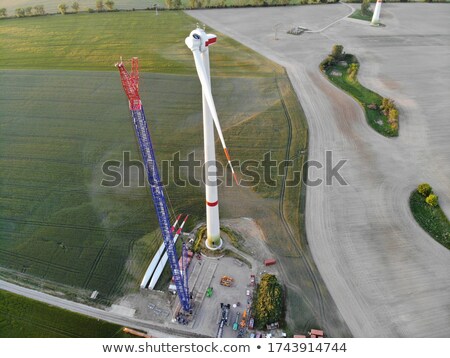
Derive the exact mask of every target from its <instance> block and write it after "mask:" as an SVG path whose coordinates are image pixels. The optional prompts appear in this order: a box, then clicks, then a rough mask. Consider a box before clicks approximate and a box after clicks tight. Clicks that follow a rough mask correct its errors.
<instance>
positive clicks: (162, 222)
mask: <svg viewBox="0 0 450 358" xmlns="http://www.w3.org/2000/svg"><path fill="white" fill-rule="evenodd" d="M116 66H117V68H118V69H119V73H120V78H121V81H122V86H123V89H124V91H125V94H126V95H127V97H128V101H129V105H130V110H131V115H132V117H133V124H134V129H135V132H136V137H137V139H138V142H139V149H140V151H141V155H142V159H143V162H144V167H145V171H146V174H147V180H148V182H149V184H150V189H151V190H150V191H151V193H152V198H153V204H154V205H155V211H156V215H157V217H158V223H159V227H160V229H161V234H162V237H163V240H164V245H165V247H166V250H167V256H168V261H169V264H170V268H171V269H172V274H173V278H174V281H175V286H176V288H177V294H178V297H179V298H180V302H181V305H182V307H183V310H184V311H186V312H189V311H190V309H191V305H190V293H189V287H188V282H187V272H183V271H185V269H186V268H185V267H183V270H180V265H179V262H178V257H177V252H176V249H175V245H174V242H173V234H172V231H171V225H170V215H169V210H168V209H167V204H166V198H165V196H164V190H163V185H162V182H161V178H160V175H159V170H158V166H157V162H156V158H155V153H154V151H153V145H152V141H151V137H150V132H149V130H148V126H147V120H146V118H145V113H144V108H143V106H142V103H141V99H140V97H139V91H138V80H139V77H138V71H137V68H138V66H137V58H133V72H132V75H131V76H130V74H129V73H128V72H127V71H126V69H125V67H124V65H123V63H119V64H117V65H116ZM184 252H185V247H183V254H184ZM183 254H182V255H183ZM183 266H184V265H183Z"/></svg>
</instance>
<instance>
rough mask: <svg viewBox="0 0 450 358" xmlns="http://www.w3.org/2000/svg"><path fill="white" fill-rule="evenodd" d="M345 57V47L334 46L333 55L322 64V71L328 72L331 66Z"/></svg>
mask: <svg viewBox="0 0 450 358" xmlns="http://www.w3.org/2000/svg"><path fill="white" fill-rule="evenodd" d="M344 57H345V52H344V46H342V45H334V46H333V48H332V49H331V53H330V54H329V55H328V56H327V57H326V58H325V59H324V60H323V61H322V62H321V63H320V69H321V70H322V71H324V70H326V68H327V67H329V66H334V65H336V64H337V63H338V62H339V61H341V60H343V59H344Z"/></svg>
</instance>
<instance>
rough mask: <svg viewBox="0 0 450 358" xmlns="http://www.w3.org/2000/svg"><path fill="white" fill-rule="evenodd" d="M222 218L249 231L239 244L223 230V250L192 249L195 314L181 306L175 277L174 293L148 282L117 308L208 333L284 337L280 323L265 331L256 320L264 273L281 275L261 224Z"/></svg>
mask: <svg viewBox="0 0 450 358" xmlns="http://www.w3.org/2000/svg"><path fill="white" fill-rule="evenodd" d="M223 224H224V225H226V227H227V228H232V230H233V232H234V233H235V234H237V235H242V237H245V241H243V243H242V246H241V247H240V248H239V249H238V248H236V247H235V246H233V244H232V242H231V240H230V238H229V236H228V234H227V233H226V232H222V235H221V237H222V239H223V249H222V250H221V252H222V253H214V255H211V254H212V253H211V252H210V253H209V255H208V253H207V252H199V253H196V254H190V251H189V256H190V257H191V260H190V264H189V269H188V274H189V288H190V292H191V307H192V313H191V314H185V312H182V310H181V305H180V303H179V299H178V298H177V297H176V289H175V287H174V285H173V283H170V284H168V287H167V291H168V292H169V294H168V293H167V292H161V291H151V290H148V289H145V288H143V289H141V292H140V293H137V294H132V295H129V296H126V297H124V298H122V299H121V300H120V301H118V302H116V304H115V305H114V310H116V312H120V311H121V312H122V313H125V312H128V314H130V315H131V316H133V317H135V318H138V319H151V320H152V321H154V322H158V323H159V324H162V325H165V326H167V327H170V328H173V329H177V330H187V331H189V332H195V333H197V334H200V335H205V336H209V337H211V336H212V337H216V336H220V337H224V338H232V337H238V336H239V337H247V338H248V337H250V336H252V335H253V337H256V335H259V336H262V335H266V334H268V333H269V334H272V335H273V336H278V337H281V336H282V334H283V330H282V329H279V327H278V326H277V325H274V326H273V327H272V329H267V328H265V329H263V330H260V331H258V330H256V329H255V325H254V316H253V312H252V306H253V303H254V302H253V300H254V298H255V296H256V289H257V283H258V281H259V279H260V277H261V275H263V274H266V273H268V274H273V275H276V276H279V271H278V268H277V264H276V261H275V260H271V259H268V258H270V257H271V256H270V255H271V253H270V250H268V248H267V247H266V245H265V244H264V238H263V237H262V236H261V235H263V233H262V231H261V229H260V228H259V227H258V225H257V224H256V223H255V222H254V221H253V220H251V219H249V218H242V219H233V220H224V223H223ZM226 231H227V232H230V229H228V230H226ZM189 236H191V235H190V234H187V235H186V237H189ZM168 295H169V296H168ZM125 314H126V313H125Z"/></svg>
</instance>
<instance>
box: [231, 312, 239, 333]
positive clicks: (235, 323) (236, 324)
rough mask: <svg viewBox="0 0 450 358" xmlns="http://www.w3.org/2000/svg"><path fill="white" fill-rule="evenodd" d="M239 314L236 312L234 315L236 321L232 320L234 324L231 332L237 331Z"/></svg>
mask: <svg viewBox="0 0 450 358" xmlns="http://www.w3.org/2000/svg"><path fill="white" fill-rule="evenodd" d="M240 314H241V313H240V312H238V313H237V314H236V319H235V320H234V323H233V331H237V330H238V328H239V316H240Z"/></svg>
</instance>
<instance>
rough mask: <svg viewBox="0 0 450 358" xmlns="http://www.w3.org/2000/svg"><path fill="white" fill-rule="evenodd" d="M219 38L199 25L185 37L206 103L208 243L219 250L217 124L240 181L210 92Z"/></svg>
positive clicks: (204, 134)
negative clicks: (212, 62)
mask: <svg viewBox="0 0 450 358" xmlns="http://www.w3.org/2000/svg"><path fill="white" fill-rule="evenodd" d="M216 41H217V36H216V35H213V34H207V33H206V32H205V31H204V30H203V29H200V28H197V29H195V30H193V31H191V33H190V34H189V36H188V37H186V40H185V43H186V45H187V47H188V48H189V49H190V50H191V51H192V54H193V55H194V61H195V67H196V69H197V74H198V77H199V79H200V83H201V86H202V104H203V139H204V152H205V191H206V233H207V239H206V246H207V247H208V248H209V249H211V250H217V249H219V248H220V247H221V246H222V239H221V238H220V221H219V197H218V192H217V166H216V150H215V140H214V125H215V127H216V129H217V133H218V135H219V138H220V142H221V143H222V146H223V150H224V153H225V156H226V158H227V161H228V164H229V166H230V168H231V171H232V173H233V177H234V180H235V181H236V183H237V179H236V175H235V173H234V169H233V167H232V166H231V160H230V155H229V153H228V149H227V147H226V145H225V140H224V138H223V134H222V129H221V127H220V123H219V118H218V117H217V111H216V106H215V104H214V100H213V97H212V92H211V76H210V67H209V46H210V45H212V44H214V43H215V42H216Z"/></svg>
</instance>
